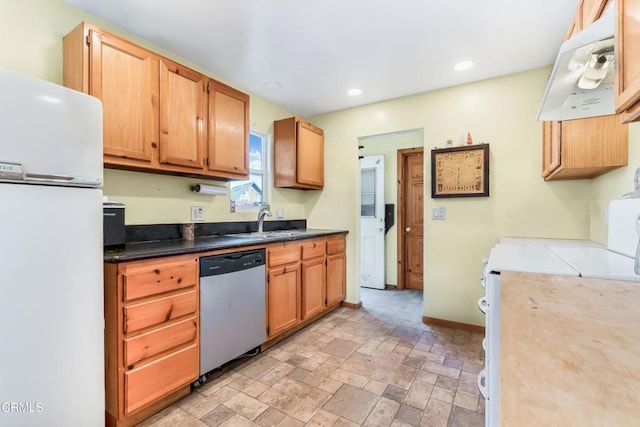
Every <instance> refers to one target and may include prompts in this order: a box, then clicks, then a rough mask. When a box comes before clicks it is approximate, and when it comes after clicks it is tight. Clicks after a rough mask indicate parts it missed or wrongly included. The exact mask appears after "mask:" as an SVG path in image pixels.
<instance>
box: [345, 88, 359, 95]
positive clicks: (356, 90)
mask: <svg viewBox="0 0 640 427" xmlns="http://www.w3.org/2000/svg"><path fill="white" fill-rule="evenodd" d="M347 95H350V96H358V95H362V90H361V89H349V90H348V91H347Z"/></svg>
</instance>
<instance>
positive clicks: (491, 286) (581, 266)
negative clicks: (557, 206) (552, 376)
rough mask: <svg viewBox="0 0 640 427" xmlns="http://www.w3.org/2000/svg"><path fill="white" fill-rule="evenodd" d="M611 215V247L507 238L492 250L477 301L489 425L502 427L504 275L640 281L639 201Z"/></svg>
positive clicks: (625, 202) (613, 207)
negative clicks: (482, 320)
mask: <svg viewBox="0 0 640 427" xmlns="http://www.w3.org/2000/svg"><path fill="white" fill-rule="evenodd" d="M608 216H609V224H608V233H609V235H608V239H607V242H608V244H607V247H606V248H605V247H603V246H602V245H600V244H598V243H595V242H589V241H581V240H559V239H558V240H556V239H532V238H502V239H500V243H498V244H497V245H495V246H494V247H493V249H492V250H491V255H490V256H489V259H488V261H487V262H486V267H485V270H484V274H483V276H482V280H481V285H482V287H483V288H485V290H486V294H485V296H483V297H482V298H481V299H480V300H479V301H478V307H479V308H480V310H481V311H482V312H483V313H485V315H486V324H485V329H486V338H485V341H484V342H483V347H485V368H484V369H483V370H482V371H481V372H480V373H479V374H478V388H479V389H480V392H481V393H482V396H483V397H484V398H485V399H486V410H485V425H486V426H488V427H497V426H498V425H499V424H500V422H499V416H500V415H499V405H498V402H499V396H500V381H499V376H500V375H499V372H500V286H501V283H500V273H501V272H504V271H515V272H523V273H538V274H553V275H563V276H574V277H588V278H596V279H612V280H627V281H634V282H640V275H637V274H636V273H635V272H634V267H635V254H636V248H637V246H638V235H639V234H640V199H619V200H614V201H612V202H611V203H610V204H609V210H608ZM514 286H517V285H514Z"/></svg>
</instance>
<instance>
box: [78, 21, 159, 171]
mask: <svg viewBox="0 0 640 427" xmlns="http://www.w3.org/2000/svg"><path fill="white" fill-rule="evenodd" d="M89 45H90V51H89V59H90V60H89V74H90V76H91V78H90V85H89V90H88V92H89V94H91V95H93V96H95V97H96V98H99V99H100V100H101V101H102V107H103V117H104V125H103V135H104V136H103V144H104V161H105V163H106V164H119V163H122V162H123V161H124V162H125V163H128V162H129V161H132V162H131V163H132V164H137V163H141V164H143V165H144V164H149V163H151V161H152V151H153V144H155V143H157V141H158V136H157V128H155V127H154V126H155V124H156V123H157V117H158V109H157V105H154V99H155V100H157V99H158V88H157V86H156V85H154V81H156V80H157V75H158V70H157V67H158V60H157V58H155V57H154V56H153V55H152V54H151V53H150V52H148V51H146V50H144V49H141V48H139V47H137V46H135V45H133V44H131V43H127V42H126V41H123V40H120V39H117V38H114V37H111V36H109V35H107V34H103V33H101V32H98V31H95V30H91V31H90V32H89Z"/></svg>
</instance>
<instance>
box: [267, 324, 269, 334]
mask: <svg viewBox="0 0 640 427" xmlns="http://www.w3.org/2000/svg"><path fill="white" fill-rule="evenodd" d="M267 336H269V327H268V326H267Z"/></svg>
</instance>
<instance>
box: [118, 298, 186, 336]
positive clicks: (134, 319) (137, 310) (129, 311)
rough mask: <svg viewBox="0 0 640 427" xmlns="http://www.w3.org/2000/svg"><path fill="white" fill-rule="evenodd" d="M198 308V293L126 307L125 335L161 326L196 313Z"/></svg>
mask: <svg viewBox="0 0 640 427" xmlns="http://www.w3.org/2000/svg"><path fill="white" fill-rule="evenodd" d="M197 308H198V299H197V297H196V291H195V289H194V290H191V291H188V292H183V293H180V294H177V295H171V296H168V297H164V298H158V299H154V300H152V301H147V302H143V303H138V304H131V305H129V306H127V307H124V325H123V328H124V331H123V332H124V333H125V334H127V333H131V332H134V331H137V330H139V329H142V328H146V327H148V326H153V325H159V324H161V323H163V322H167V321H169V320H171V319H176V318H178V317H181V316H185V315H187V314H191V313H195V312H196V310H197Z"/></svg>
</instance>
